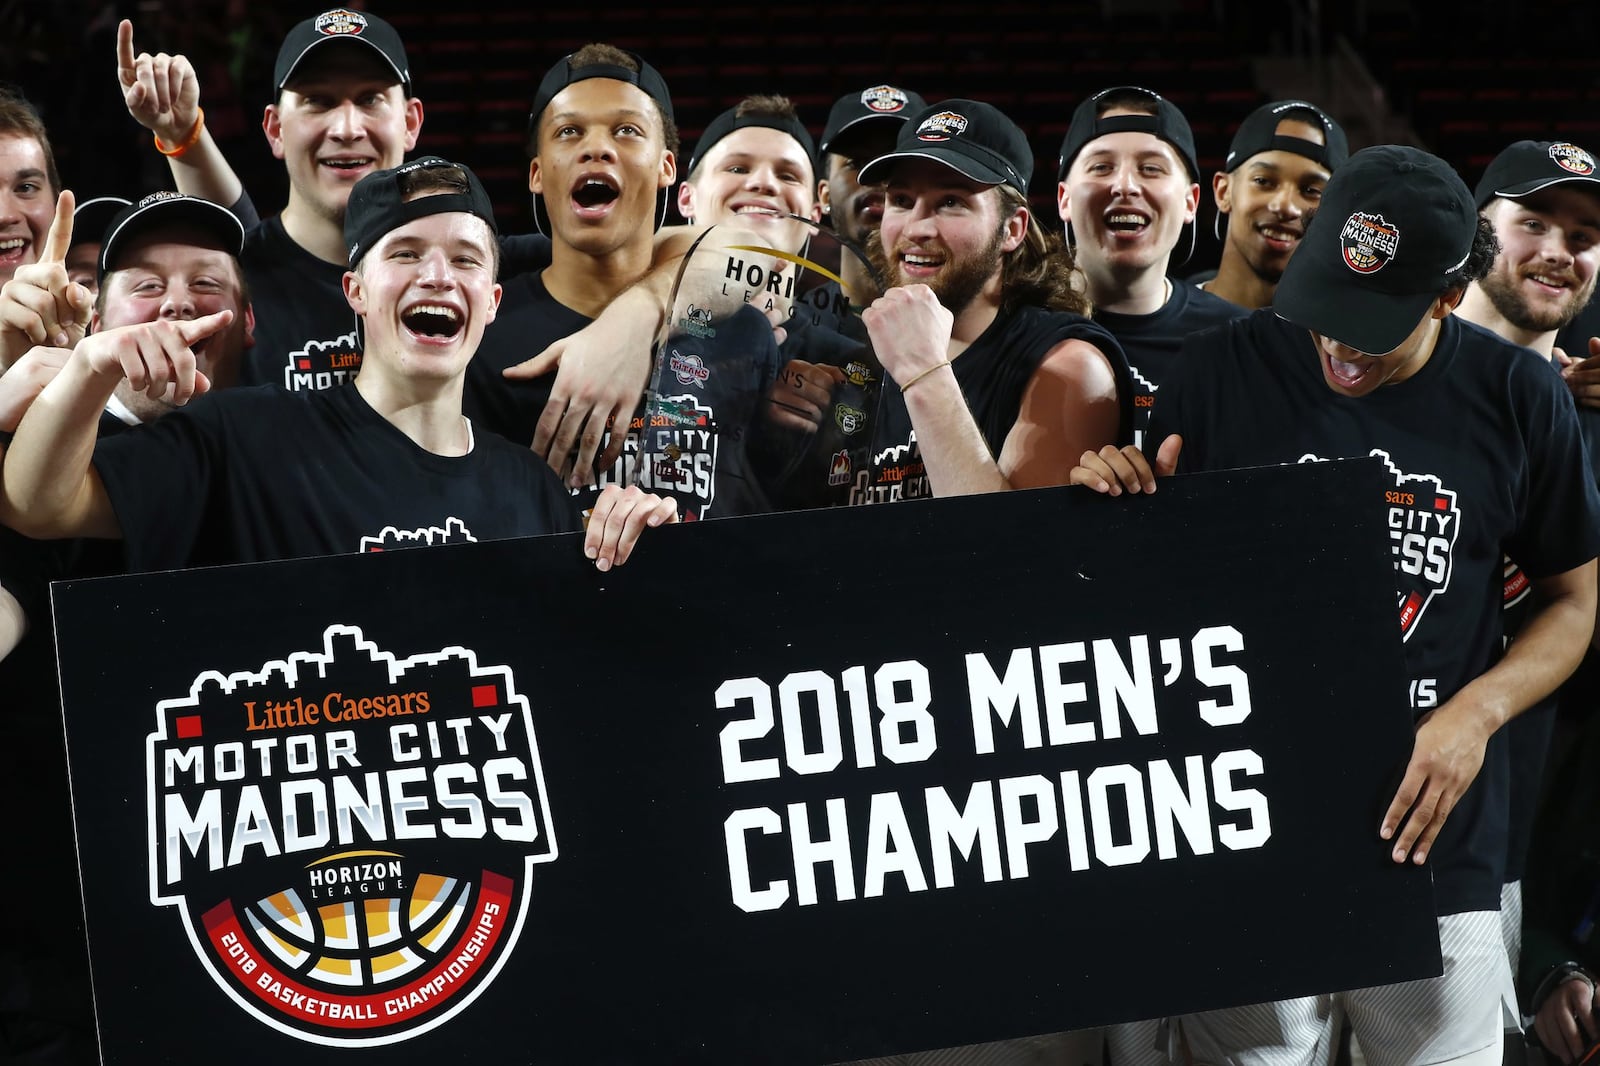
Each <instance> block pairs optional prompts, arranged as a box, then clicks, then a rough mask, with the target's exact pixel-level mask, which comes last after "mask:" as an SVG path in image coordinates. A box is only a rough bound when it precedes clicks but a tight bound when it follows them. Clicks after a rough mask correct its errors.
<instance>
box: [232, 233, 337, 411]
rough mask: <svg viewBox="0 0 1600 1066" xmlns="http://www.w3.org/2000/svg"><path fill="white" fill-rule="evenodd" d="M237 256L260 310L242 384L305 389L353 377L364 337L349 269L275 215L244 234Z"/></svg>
mask: <svg viewBox="0 0 1600 1066" xmlns="http://www.w3.org/2000/svg"><path fill="white" fill-rule="evenodd" d="M239 262H240V264H241V265H242V266H243V267H244V276H245V280H246V282H248V283H249V286H250V304H251V307H253V308H254V310H255V314H256V342H255V344H254V345H253V346H251V347H249V348H247V349H245V353H244V360H243V363H242V365H241V366H240V368H239V383H240V384H241V385H263V384H272V385H277V386H279V387H280V388H286V389H290V390H291V391H294V392H302V391H306V390H314V389H328V388H332V387H333V386H335V385H342V384H344V383H345V382H346V381H349V380H351V379H353V378H354V377H355V376H356V371H357V370H358V369H360V367H361V340H360V337H359V336H358V334H357V332H356V314H355V312H354V311H352V310H351V309H350V304H349V303H348V302H346V300H345V298H344V271H345V268H344V267H343V266H342V265H340V264H338V263H329V262H326V261H324V260H322V259H320V258H318V257H317V256H315V255H312V254H311V253H310V252H308V251H306V250H305V249H304V248H302V247H300V245H298V244H296V243H295V242H294V240H293V239H292V238H291V237H290V236H289V234H288V233H287V232H286V231H285V230H284V228H283V221H282V220H281V219H280V218H279V217H278V216H277V215H274V216H272V217H271V218H268V219H265V220H263V221H262V223H261V224H260V225H259V226H256V227H255V228H254V229H252V230H250V231H249V232H248V233H246V234H245V238H244V251H243V252H242V253H241V254H240V256H239Z"/></svg>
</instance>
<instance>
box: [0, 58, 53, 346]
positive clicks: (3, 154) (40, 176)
mask: <svg viewBox="0 0 1600 1066" xmlns="http://www.w3.org/2000/svg"><path fill="white" fill-rule="evenodd" d="M60 189H61V175H60V174H58V173H57V172H56V157H55V153H54V152H52V151H51V149H50V138H49V137H48V136H47V135H46V134H45V129H44V121H43V120H42V119H40V118H39V112H38V111H36V110H34V107H33V105H32V104H30V103H29V102H28V101H27V100H26V99H24V98H23V97H22V96H21V95H20V94H19V93H17V92H16V91H15V90H12V89H10V88H4V87H0V283H3V282H6V281H10V280H11V276H12V275H13V274H14V273H15V272H16V269H17V268H18V267H19V266H26V265H27V264H29V263H32V262H34V261H35V260H36V259H37V258H38V256H39V249H40V248H42V247H43V246H44V235H45V232H46V231H47V230H48V229H49V228H50V219H51V216H52V215H53V214H54V212H55V206H56V194H57V193H58V192H59V191H60ZM3 369H4V367H0V370H3Z"/></svg>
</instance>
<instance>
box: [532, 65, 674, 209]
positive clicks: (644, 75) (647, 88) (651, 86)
mask: <svg viewBox="0 0 1600 1066" xmlns="http://www.w3.org/2000/svg"><path fill="white" fill-rule="evenodd" d="M575 54H576V53H572V52H569V53H567V54H566V55H565V56H562V57H561V59H560V60H558V61H557V62H556V63H555V65H554V66H552V67H551V68H550V69H549V70H547V71H545V73H544V77H543V78H541V79H540V81H539V89H538V91H537V92H535V93H534V94H533V109H532V110H531V111H529V112H528V150H529V152H530V153H532V154H538V146H539V119H540V118H541V117H542V116H543V115H544V109H545V108H547V107H549V106H550V101H551V100H554V99H555V98H556V94H557V93H559V92H560V91H561V90H562V89H565V88H566V87H567V86H569V85H572V84H573V83H575V82H580V81H588V80H589V79H590V78H610V79H611V80H613V81H621V82H627V83H628V84H629V85H637V86H638V87H639V88H640V89H641V90H642V91H643V92H644V94H645V95H646V96H648V97H649V98H650V99H652V100H654V101H655V102H656V106H657V107H659V108H660V109H661V114H662V116H663V117H664V118H666V119H667V121H669V122H676V121H677V119H676V117H675V116H674V115H673V113H672V94H671V93H669V92H668V91H667V81H666V79H665V78H663V77H662V76H661V73H660V71H658V70H656V68H655V67H652V66H651V65H650V64H649V63H646V62H645V61H644V60H643V59H641V58H640V57H639V56H638V55H637V54H635V53H633V52H627V53H625V54H626V55H627V56H629V57H630V58H631V59H632V60H633V61H634V62H635V63H637V64H638V65H639V69H638V70H629V69H628V68H627V67H624V66H621V65H619V64H616V63H584V64H582V65H579V66H573V64H572V57H573V55H575ZM667 192H668V190H666V189H662V190H661V191H660V193H658V194H657V196H656V201H657V203H656V207H657V210H656V228H657V229H659V228H661V224H662V222H664V221H665V220H666V212H667ZM533 224H534V226H535V227H536V228H537V229H538V230H539V232H541V233H548V232H549V231H550V228H549V227H550V215H549V213H548V212H547V211H546V210H545V206H544V197H543V196H539V195H535V196H534V198H533Z"/></svg>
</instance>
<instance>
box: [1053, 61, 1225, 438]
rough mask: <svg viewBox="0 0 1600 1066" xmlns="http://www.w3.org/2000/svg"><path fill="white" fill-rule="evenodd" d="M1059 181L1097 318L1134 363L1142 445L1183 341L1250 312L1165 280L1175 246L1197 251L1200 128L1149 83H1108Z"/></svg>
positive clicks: (1087, 105) (1069, 145)
mask: <svg viewBox="0 0 1600 1066" xmlns="http://www.w3.org/2000/svg"><path fill="white" fill-rule="evenodd" d="M1056 180H1057V185H1056V209H1057V213H1058V214H1059V215H1060V217H1061V219H1062V221H1063V222H1064V223H1065V224H1066V232H1067V243H1068V245H1070V246H1072V248H1073V256H1074V258H1075V260H1076V262H1077V264H1078V266H1079V268H1080V269H1082V271H1083V273H1084V276H1085V277H1086V278H1087V279H1088V288H1089V300H1090V302H1091V304H1092V305H1093V307H1094V312H1093V313H1094V320H1095V321H1096V322H1098V323H1099V324H1100V325H1102V326H1104V327H1105V328H1106V329H1107V330H1108V331H1110V333H1111V335H1112V336H1114V337H1116V338H1117V341H1118V343H1120V344H1121V345H1122V349H1123V351H1124V352H1125V353H1127V357H1128V363H1129V364H1130V366H1131V367H1132V369H1133V380H1134V386H1135V389H1136V390H1137V391H1136V393H1135V395H1134V398H1133V403H1134V417H1135V424H1134V439H1135V441H1136V442H1140V441H1142V440H1143V438H1144V432H1145V428H1146V427H1147V426H1148V424H1149V421H1150V410H1151V407H1152V406H1153V405H1154V403H1155V395H1156V391H1157V390H1158V389H1159V388H1160V387H1161V383H1162V381H1164V380H1165V378H1166V376H1167V374H1169V373H1170V372H1171V370H1172V365H1173V362H1174V360H1175V359H1176V358H1177V354H1178V349H1179V347H1180V346H1181V345H1182V344H1183V340H1184V338H1185V337H1187V336H1188V335H1189V334H1191V333H1193V332H1195V331H1197V330H1201V329H1205V328H1206V327H1208V326H1213V325H1216V324H1218V323H1221V322H1226V321H1228V320H1229V319H1232V318H1237V317H1238V316H1239V315H1242V314H1244V309H1243V308H1240V307H1238V306H1236V305H1234V304H1231V303H1229V302H1228V301H1226V300H1223V299H1222V298H1220V297H1217V296H1213V295H1212V294H1210V293H1208V292H1203V291H1201V290H1199V289H1196V288H1195V287H1194V286H1193V285H1189V284H1186V283H1183V282H1175V281H1174V280H1173V279H1172V278H1171V277H1169V276H1168V275H1169V272H1170V271H1171V270H1172V269H1173V268H1174V267H1176V266H1177V265H1178V264H1177V263H1175V262H1174V261H1173V259H1174V256H1176V255H1178V254H1179V250H1180V249H1183V251H1182V253H1181V254H1182V259H1187V258H1188V254H1189V251H1190V250H1192V249H1193V247H1194V219H1195V211H1196V210H1197V209H1198V207H1199V205H1200V167H1199V164H1198V163H1196V162H1195V151H1194V134H1193V133H1192V132H1191V130H1190V129H1189V122H1188V120H1187V119H1186V118H1184V116H1183V112H1182V111H1180V110H1179V109H1178V108H1177V106H1176V105H1175V104H1173V103H1172V101H1170V100H1167V99H1166V98H1164V97H1162V96H1161V95H1159V94H1157V93H1154V92H1151V91H1150V90H1149V89H1142V88H1139V87H1138V86H1132V85H1124V86H1118V87H1115V88H1110V89H1102V90H1101V91H1100V92H1097V93H1095V94H1094V95H1092V96H1090V97H1088V98H1087V99H1085V100H1084V101H1083V102H1082V103H1080V104H1079V105H1078V107H1077V108H1076V109H1075V110H1074V111H1073V114H1072V122H1071V125H1070V126H1069V127H1068V128H1067V134H1066V137H1065V138H1064V139H1063V140H1062V142H1061V155H1060V158H1059V160H1058V167H1057V176H1056ZM1182 259H1180V260H1179V262H1181V261H1182Z"/></svg>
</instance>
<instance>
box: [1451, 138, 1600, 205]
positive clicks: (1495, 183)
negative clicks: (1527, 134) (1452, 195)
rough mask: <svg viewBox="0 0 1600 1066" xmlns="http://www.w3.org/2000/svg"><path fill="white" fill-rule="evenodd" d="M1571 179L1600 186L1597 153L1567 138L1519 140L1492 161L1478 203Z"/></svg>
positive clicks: (1480, 186)
mask: <svg viewBox="0 0 1600 1066" xmlns="http://www.w3.org/2000/svg"><path fill="white" fill-rule="evenodd" d="M1570 182H1582V183H1583V184H1585V185H1590V186H1597V187H1600V174H1597V173H1596V172H1595V162H1594V156H1592V155H1590V154H1589V153H1588V152H1586V151H1584V150H1583V149H1582V148H1579V147H1578V146H1577V145H1575V144H1571V143H1569V142H1567V141H1518V142H1516V143H1515V144H1513V145H1511V146H1510V147H1508V148H1507V149H1506V150H1505V151H1503V152H1501V153H1500V154H1499V155H1497V156H1495V157H1494V158H1493V159H1492V160H1490V161H1489V166H1488V167H1487V168H1486V169H1485V170H1484V172H1483V178H1482V180H1480V181H1479V182H1478V189H1477V193H1476V198H1477V205H1478V207H1479V209H1482V208H1483V207H1485V206H1487V205H1488V203H1489V201H1490V200H1493V199H1494V198H1495V197H1504V198H1505V199H1507V200H1516V199H1520V198H1521V197H1524V196H1527V195H1528V194H1529V193H1536V192H1538V191H1539V190H1540V189H1547V188H1549V187H1550V186H1552V185H1565V184H1568V183H1570ZM1589 191H1592V192H1594V191H1600V189H1591V190H1589Z"/></svg>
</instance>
